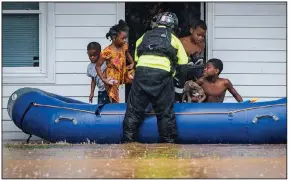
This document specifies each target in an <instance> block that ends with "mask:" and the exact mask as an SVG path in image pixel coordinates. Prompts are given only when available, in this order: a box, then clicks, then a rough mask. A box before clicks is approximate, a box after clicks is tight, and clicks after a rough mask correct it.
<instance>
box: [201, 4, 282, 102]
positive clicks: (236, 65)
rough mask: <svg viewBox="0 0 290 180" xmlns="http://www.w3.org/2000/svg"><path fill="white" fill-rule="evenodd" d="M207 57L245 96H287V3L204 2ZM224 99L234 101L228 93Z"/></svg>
mask: <svg viewBox="0 0 290 180" xmlns="http://www.w3.org/2000/svg"><path fill="white" fill-rule="evenodd" d="M206 10H207V24H208V26H209V27H208V29H209V30H208V44H207V45H208V57H209V58H213V57H214V58H220V59H221V60H222V61H223V62H224V70H223V73H222V74H221V77H225V78H228V79H230V80H231V81H232V83H233V84H234V86H235V87H236V89H237V91H238V92H239V93H240V94H241V95H242V96H243V98H244V99H250V98H253V97H258V98H260V100H273V99H277V98H280V97H285V96H286V3H281V2H280V3H278V2H276V3H275V2H273V3H269V2H256V3H251V2H249V3H241V2H235V3H222V2H216V3H207V9H206ZM225 101H226V102H233V101H235V99H234V98H232V96H231V94H230V93H229V92H227V94H226V99H225Z"/></svg>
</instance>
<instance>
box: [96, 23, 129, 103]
mask: <svg viewBox="0 0 290 180" xmlns="http://www.w3.org/2000/svg"><path fill="white" fill-rule="evenodd" d="M127 31H128V27H127V25H126V23H125V21H123V20H120V21H119V23H118V24H117V25H115V26H113V27H111V28H110V31H109V32H108V33H107V35H106V37H107V38H109V37H110V39H111V40H112V43H111V44H110V45H109V46H108V47H106V48H105V49H104V50H103V51H102V53H101V57H100V59H99V61H98V62H97V65H96V70H97V73H98V75H99V77H100V79H101V80H102V81H103V82H104V84H105V88H106V90H107V92H108V96H109V97H110V100H111V102H113V103H119V101H120V100H119V86H120V85H121V84H128V83H131V82H132V79H133V76H134V75H133V67H134V61H133V58H132V56H131V55H130V53H129V51H128V44H127V42H126V39H127ZM126 59H128V60H129V63H130V64H129V65H128V66H127V67H126ZM105 61H106V63H107V69H106V71H105V76H103V74H102V72H101V66H102V64H103V63H104V62H105Z"/></svg>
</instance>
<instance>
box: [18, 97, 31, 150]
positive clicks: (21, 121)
mask: <svg viewBox="0 0 290 180" xmlns="http://www.w3.org/2000/svg"><path fill="white" fill-rule="evenodd" d="M32 106H34V103H30V104H29V106H28V107H27V108H26V109H25V111H24V113H23V115H22V117H21V119H20V129H21V130H22V131H23V128H22V126H23V120H24V118H25V116H26V114H27V112H28V111H29V110H30V108H31V107H32ZM23 132H24V131H23ZM24 133H26V134H29V138H28V139H27V140H26V143H27V144H28V143H29V140H30V138H31V137H32V135H31V134H30V133H27V132H24Z"/></svg>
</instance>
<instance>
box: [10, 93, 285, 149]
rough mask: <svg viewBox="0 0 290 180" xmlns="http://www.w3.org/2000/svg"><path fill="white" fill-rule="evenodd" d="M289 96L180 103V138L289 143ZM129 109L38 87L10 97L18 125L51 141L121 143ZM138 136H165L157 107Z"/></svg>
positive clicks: (148, 140) (154, 140) (146, 138)
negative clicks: (260, 99) (97, 103)
mask: <svg viewBox="0 0 290 180" xmlns="http://www.w3.org/2000/svg"><path fill="white" fill-rule="evenodd" d="M286 101H287V99H286V98H282V99H279V100H275V101H269V102H256V103H178V104H175V107H174V108H175V113H176V121H177V128H178V143H183V144H196V143H198V144H213V143H214V144H218V143H223V144H228V143H230V144H276V143H279V144H280V143H286V142H287V126H286V124H287V117H286ZM125 110H126V104H107V105H104V106H102V105H92V104H88V103H84V102H80V101H77V100H74V99H70V98H66V97H63V96H59V95H56V94H52V93H48V92H44V91H42V90H40V89H33V88H22V89H19V90H17V91H16V92H14V93H13V94H12V95H11V97H10V98H9V102H8V113H9V116H10V118H11V119H12V120H13V122H14V123H15V125H16V126H17V127H18V128H20V129H21V130H22V131H23V132H25V133H27V134H30V135H35V136H38V137H40V138H43V139H45V140H48V141H50V142H59V141H66V142H69V143H82V142H95V143H100V144H101V143H110V144H112V143H120V141H121V139H122V133H123V129H122V122H123V118H124V114H125ZM138 141H139V142H141V143H157V142H159V135H158V129H157V120H156V117H155V115H154V114H153V113H146V118H145V121H144V122H143V124H142V125H141V127H140V130H139V134H138Z"/></svg>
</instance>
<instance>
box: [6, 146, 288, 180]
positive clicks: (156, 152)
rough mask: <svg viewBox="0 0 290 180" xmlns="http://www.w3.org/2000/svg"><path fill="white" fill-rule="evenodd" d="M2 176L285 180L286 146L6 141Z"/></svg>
mask: <svg viewBox="0 0 290 180" xmlns="http://www.w3.org/2000/svg"><path fill="white" fill-rule="evenodd" d="M2 155H3V164H2V168H3V169H2V172H3V175H2V176H3V178H213V179H214V178H286V171H287V170H286V145H176V144H138V143H133V144H117V145H116V144H115V145H97V144H79V145H69V144H48V145H47V144H37V145H36V144H31V145H23V144H19V143H16V144H15V143H11V142H10V143H8V144H7V143H5V144H4V146H3V151H2Z"/></svg>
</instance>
